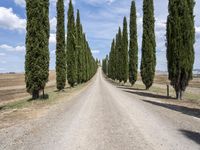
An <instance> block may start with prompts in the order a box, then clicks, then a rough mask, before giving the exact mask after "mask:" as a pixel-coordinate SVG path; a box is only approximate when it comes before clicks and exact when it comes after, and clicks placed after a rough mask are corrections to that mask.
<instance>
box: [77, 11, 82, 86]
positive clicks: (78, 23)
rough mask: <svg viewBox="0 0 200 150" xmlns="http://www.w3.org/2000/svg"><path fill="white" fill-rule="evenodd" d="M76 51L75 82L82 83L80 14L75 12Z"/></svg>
mask: <svg viewBox="0 0 200 150" xmlns="http://www.w3.org/2000/svg"><path fill="white" fill-rule="evenodd" d="M76 51H77V54H78V59H77V65H78V66H77V82H78V83H82V82H83V49H82V26H81V22H80V13H79V10H77V17H76Z"/></svg>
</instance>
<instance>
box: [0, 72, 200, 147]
mask: <svg viewBox="0 0 200 150" xmlns="http://www.w3.org/2000/svg"><path fill="white" fill-rule="evenodd" d="M173 108H174V107H172V108H170V107H168V105H166V106H165V105H164V104H161V103H158V102H154V99H153V98H148V97H147V96H144V97H143V96H141V95H140V96H138V95H136V94H133V93H131V91H128V90H125V89H122V88H119V87H116V86H114V85H112V84H111V83H109V82H108V81H107V80H106V79H105V78H104V77H103V75H102V72H101V70H100V69H99V70H98V72H97V74H96V76H95V77H94V79H93V81H92V82H91V83H90V84H89V86H88V87H87V88H86V89H85V90H84V91H83V92H81V93H80V94H78V95H77V96H75V97H73V98H72V99H71V100H70V101H67V102H65V103H63V104H60V105H58V106H57V108H55V109H54V111H50V112H49V113H48V114H47V115H46V116H45V117H42V118H40V119H37V120H34V121H31V122H24V124H23V125H19V126H17V125H16V126H14V127H10V128H7V129H2V130H0V149H2V150H3V149H13V150H21V149H24V150H27V149H32V150H43V149H44V150H47V149H48V150H200V133H199V132H200V116H198V115H194V114H189V113H186V112H184V111H182V109H181V108H179V109H175V108H174V109H173Z"/></svg>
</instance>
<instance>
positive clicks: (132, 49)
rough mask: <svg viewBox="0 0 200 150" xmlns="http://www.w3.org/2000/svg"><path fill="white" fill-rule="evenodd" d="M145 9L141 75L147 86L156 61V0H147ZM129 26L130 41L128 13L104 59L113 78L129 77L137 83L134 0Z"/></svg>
mask: <svg viewBox="0 0 200 150" xmlns="http://www.w3.org/2000/svg"><path fill="white" fill-rule="evenodd" d="M150 4H151V5H150ZM143 10H144V19H143V42H142V43H143V44H142V63H141V64H142V65H141V76H142V81H143V83H144V84H145V85H146V88H147V89H148V88H149V87H150V86H151V85H152V83H153V78H154V74H155V65H156V60H155V59H156V58H155V34H154V15H153V1H152V0H144V4H143ZM129 28H130V31H129V35H130V37H129V42H128V31H127V20H126V17H124V21H123V31H122V32H121V28H120V27H119V30H118V33H117V35H116V38H115V39H113V41H112V45H111V51H110V54H109V59H104V61H107V64H108V65H107V68H108V69H107V70H108V72H107V73H108V76H109V77H110V78H112V79H113V80H119V81H120V82H122V81H123V82H124V83H126V82H127V80H128V79H129V82H130V83H131V84H132V85H134V84H135V82H136V81H137V76H138V42H137V16H136V6H135V1H132V4H131V11H130V23H129ZM128 43H129V44H128ZM128 45H129V46H128ZM128 47H129V50H128ZM150 63H151V64H150ZM104 64H105V63H104Z"/></svg>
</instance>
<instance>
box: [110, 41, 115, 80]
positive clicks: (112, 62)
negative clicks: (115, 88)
mask: <svg viewBox="0 0 200 150" xmlns="http://www.w3.org/2000/svg"><path fill="white" fill-rule="evenodd" d="M115 62H116V58H115V40H114V39H113V41H112V45H111V51H110V55H109V77H110V78H111V79H113V80H115V72H116V71H115Z"/></svg>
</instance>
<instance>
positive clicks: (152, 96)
mask: <svg viewBox="0 0 200 150" xmlns="http://www.w3.org/2000/svg"><path fill="white" fill-rule="evenodd" d="M123 91H124V92H127V93H132V94H136V95H139V96H145V97H151V98H158V99H174V98H173V97H168V96H164V95H159V94H153V93H147V92H138V91H128V90H123Z"/></svg>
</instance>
